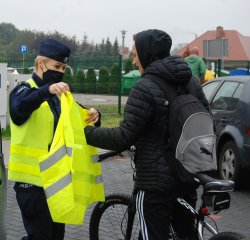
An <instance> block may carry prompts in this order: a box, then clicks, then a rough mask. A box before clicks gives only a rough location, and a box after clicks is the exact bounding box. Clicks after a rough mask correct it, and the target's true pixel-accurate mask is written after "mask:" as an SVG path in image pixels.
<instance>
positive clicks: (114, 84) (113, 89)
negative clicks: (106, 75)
mask: <svg viewBox="0 0 250 240" xmlns="http://www.w3.org/2000/svg"><path fill="white" fill-rule="evenodd" d="M119 87H120V67H119V65H118V64H117V63H114V64H113V65H112V67H111V70H110V80H109V93H111V94H118V93H119V91H118V90H119Z"/></svg>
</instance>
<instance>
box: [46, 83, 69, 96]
mask: <svg viewBox="0 0 250 240" xmlns="http://www.w3.org/2000/svg"><path fill="white" fill-rule="evenodd" d="M67 91H69V85H68V84H67V83H64V82H59V83H54V84H51V85H50V86H49V92H50V93H51V94H56V95H61V94H62V93H66V92H67Z"/></svg>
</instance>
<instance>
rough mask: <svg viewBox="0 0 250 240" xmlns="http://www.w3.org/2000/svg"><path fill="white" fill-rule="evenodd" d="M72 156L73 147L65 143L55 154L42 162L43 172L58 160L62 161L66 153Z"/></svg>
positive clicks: (41, 168)
mask: <svg viewBox="0 0 250 240" xmlns="http://www.w3.org/2000/svg"><path fill="white" fill-rule="evenodd" d="M66 154H67V155H68V156H71V155H72V148H69V147H66V146H65V145H63V146H62V147H60V148H59V149H58V150H57V151H56V152H55V153H54V154H53V155H51V156H50V157H48V158H47V159H46V160H44V161H43V162H41V163H40V170H41V172H43V171H45V170H47V169H48V168H50V167H51V166H53V165H54V164H56V163H57V162H58V161H60V160H61V159H62V158H63V157H64V156H65V155H66Z"/></svg>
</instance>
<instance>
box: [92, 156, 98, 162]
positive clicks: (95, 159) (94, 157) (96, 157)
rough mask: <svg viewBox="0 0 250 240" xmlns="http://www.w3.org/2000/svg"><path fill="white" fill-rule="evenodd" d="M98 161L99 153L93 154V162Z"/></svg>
mask: <svg viewBox="0 0 250 240" xmlns="http://www.w3.org/2000/svg"><path fill="white" fill-rule="evenodd" d="M98 161H99V156H98V155H93V156H92V162H93V163H98Z"/></svg>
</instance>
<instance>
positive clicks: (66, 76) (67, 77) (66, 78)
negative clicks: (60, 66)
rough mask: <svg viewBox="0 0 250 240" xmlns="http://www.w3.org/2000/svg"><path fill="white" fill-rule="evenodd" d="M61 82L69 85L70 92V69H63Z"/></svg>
mask: <svg viewBox="0 0 250 240" xmlns="http://www.w3.org/2000/svg"><path fill="white" fill-rule="evenodd" d="M62 81H63V82H65V83H67V84H69V86H70V90H72V83H73V82H72V73H71V69H70V68H69V67H67V68H66V69H65V73H64V75H63V80H62Z"/></svg>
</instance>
